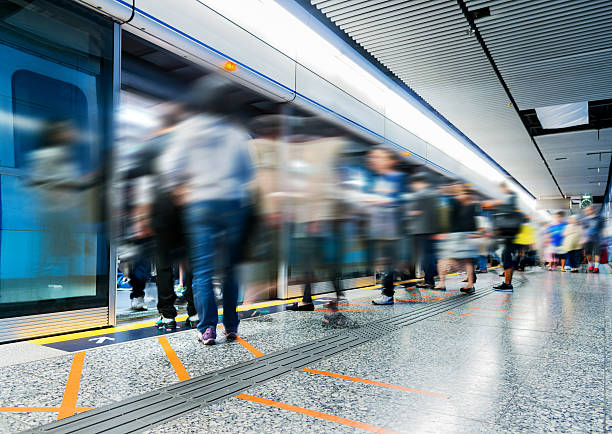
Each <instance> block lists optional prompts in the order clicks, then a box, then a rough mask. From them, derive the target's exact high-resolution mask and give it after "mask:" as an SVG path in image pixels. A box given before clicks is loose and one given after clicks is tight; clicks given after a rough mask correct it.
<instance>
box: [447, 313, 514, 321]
mask: <svg viewBox="0 0 612 434" xmlns="http://www.w3.org/2000/svg"><path fill="white" fill-rule="evenodd" d="M446 313H451V314H453V315H469V316H479V317H482V318H501V319H518V320H524V321H526V320H525V318H510V317H509V316H490V315H478V314H477V313H465V312H446Z"/></svg>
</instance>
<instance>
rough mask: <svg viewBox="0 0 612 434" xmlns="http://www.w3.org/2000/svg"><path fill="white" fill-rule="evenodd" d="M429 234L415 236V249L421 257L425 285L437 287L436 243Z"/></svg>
mask: <svg viewBox="0 0 612 434" xmlns="http://www.w3.org/2000/svg"><path fill="white" fill-rule="evenodd" d="M430 237H431V235H429V234H419V235H415V236H414V241H415V247H416V250H417V252H419V253H418V254H419V255H420V256H421V268H422V269H423V272H424V273H425V283H429V284H430V285H435V280H434V277H435V275H436V254H435V251H434V247H435V244H434V243H435V241H434V240H432V239H431V238H430Z"/></svg>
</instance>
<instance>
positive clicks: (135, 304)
mask: <svg viewBox="0 0 612 434" xmlns="http://www.w3.org/2000/svg"><path fill="white" fill-rule="evenodd" d="M132 310H133V311H136V312H143V311H145V310H149V308H148V307H147V305H146V304H145V302H144V297H136V298H133V299H132Z"/></svg>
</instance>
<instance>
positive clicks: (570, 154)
mask: <svg viewBox="0 0 612 434" xmlns="http://www.w3.org/2000/svg"><path fill="white" fill-rule="evenodd" d="M302 3H304V2H302ZM308 6H309V7H310V8H311V11H312V12H313V13H314V14H315V15H316V16H318V17H319V18H320V19H323V20H324V21H326V22H327V23H328V24H329V25H330V26H331V27H336V30H337V31H338V32H340V33H344V34H345V35H346V36H348V37H349V38H350V39H352V41H353V42H354V44H356V47H357V48H358V49H360V50H365V51H363V52H364V53H365V54H366V55H367V56H368V57H370V59H371V60H373V61H374V62H375V63H378V64H379V66H380V67H381V69H383V70H384V71H386V72H387V73H389V74H392V75H393V76H395V77H397V78H398V79H399V80H401V81H402V82H403V83H404V84H406V85H407V86H408V87H410V88H411V89H412V90H413V91H414V92H416V93H417V94H418V95H419V96H420V97H421V98H423V100H425V101H426V102H427V103H428V104H429V105H431V106H432V107H433V108H434V109H435V110H437V111H438V112H439V113H440V114H441V115H443V116H444V117H445V118H446V119H447V120H448V121H450V122H451V123H452V124H453V125H455V126H456V127H457V128H458V129H459V130H461V131H462V132H463V133H464V134H465V135H466V136H467V137H468V138H470V139H471V140H472V141H473V142H474V143H475V144H476V145H477V146H478V147H480V148H481V149H483V150H484V151H485V152H486V153H487V154H489V155H490V156H491V157H492V158H493V159H494V160H496V161H497V162H498V163H499V164H500V165H501V166H502V167H504V169H506V170H507V171H508V172H509V173H510V175H511V176H512V177H514V178H515V179H516V180H517V181H518V182H519V183H521V184H522V185H523V186H524V187H525V188H526V189H527V190H529V191H530V192H531V193H532V194H533V195H534V196H536V197H538V198H545V197H561V195H564V196H571V195H576V194H582V193H590V194H592V195H602V194H603V192H604V190H605V187H606V185H605V184H606V182H605V181H604V182H603V183H601V181H599V179H600V178H601V179H605V180H607V172H608V167H609V163H610V157H609V154H607V157H605V156H603V157H602V158H603V160H602V162H598V164H599V165H601V166H603V165H604V163H605V161H606V158H607V162H608V167H606V168H605V169H601V168H600V172H599V173H598V174H597V175H596V176H595V175H594V174H593V170H589V168H591V167H595V166H593V164H594V158H595V157H593V156H591V155H586V154H587V152H594V150H597V151H605V150H610V149H611V148H612V146H611V144H610V139H609V138H610V132H609V131H610V130H605V129H604V130H601V131H600V134H598V131H597V130H586V131H585V130H584V129H583V130H580V128H578V129H572V130H568V131H564V130H555V131H548V130H543V129H542V128H541V126H540V128H539V129H538V128H537V118H536V121H535V122H534V121H533V120H532V119H531V120H530V118H529V117H528V115H530V114H531V115H532V112H533V109H534V108H536V107H544V106H549V105H557V104H564V103H570V102H581V101H600V102H601V103H602V104H603V105H604V111H605V110H607V109H608V108H609V107H612V73H610V71H611V70H612V2H610V1H609V0H457V1H455V0H411V1H405V0H310V5H308ZM600 106H601V104H600ZM600 106H598V107H600ZM534 123H535V125H534ZM592 126H593V127H594V128H601V126H602V125H600V124H597V125H592ZM604 126H612V125H608V124H604ZM528 127H529V128H528ZM588 127H591V126H587V128H588ZM574 130H576V131H574ZM550 133H555V134H550ZM606 138H607V139H606ZM562 154H563V155H562ZM564 156H565V157H566V158H567V159H566V160H555V158H560V157H564ZM597 158H599V157H597ZM597 167H600V166H597ZM592 181H593V182H592ZM600 184H601V185H600Z"/></svg>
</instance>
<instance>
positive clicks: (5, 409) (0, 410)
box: [0, 407, 96, 413]
mask: <svg viewBox="0 0 612 434" xmlns="http://www.w3.org/2000/svg"><path fill="white" fill-rule="evenodd" d="M94 408H96V407H77V408H76V409H75V412H76V413H81V412H83V411H88V410H93V409H94ZM59 409H60V408H59V407H0V413H53V412H56V411H59Z"/></svg>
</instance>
